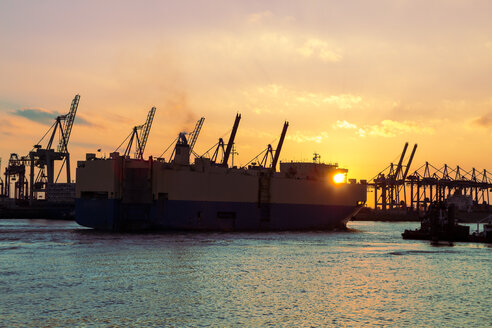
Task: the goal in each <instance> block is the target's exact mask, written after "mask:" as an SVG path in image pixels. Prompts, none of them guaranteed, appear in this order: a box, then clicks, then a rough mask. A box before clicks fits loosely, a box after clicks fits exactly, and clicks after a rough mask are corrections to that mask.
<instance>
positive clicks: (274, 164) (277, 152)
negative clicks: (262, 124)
mask: <svg viewBox="0 0 492 328" xmlns="http://www.w3.org/2000/svg"><path fill="white" fill-rule="evenodd" d="M288 127H289V122H285V123H284V127H283V129H282V134H281V135H280V140H279V141H278V145H277V149H275V157H274V158H273V161H272V172H275V170H276V168H277V162H278V159H279V157H280V151H281V150H282V145H283V144H284V139H285V134H286V133H287V128H288Z"/></svg>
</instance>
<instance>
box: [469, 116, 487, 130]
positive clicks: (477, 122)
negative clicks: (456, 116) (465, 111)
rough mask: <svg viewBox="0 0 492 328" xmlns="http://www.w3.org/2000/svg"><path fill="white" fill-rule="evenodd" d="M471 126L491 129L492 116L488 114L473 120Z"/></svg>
mask: <svg viewBox="0 0 492 328" xmlns="http://www.w3.org/2000/svg"><path fill="white" fill-rule="evenodd" d="M470 125H473V126H478V127H481V128H486V129H488V128H491V127H492V114H491V113H488V114H485V115H482V116H479V117H476V118H474V119H472V120H471V122H470Z"/></svg>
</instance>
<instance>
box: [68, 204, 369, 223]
mask: <svg viewBox="0 0 492 328" xmlns="http://www.w3.org/2000/svg"><path fill="white" fill-rule="evenodd" d="M359 208H360V207H359V206H344V205H312V204H308V205H303V204H274V203H272V204H268V205H267V206H265V205H263V206H259V205H258V203H244V202H210V201H179V200H164V201H159V200H158V201H154V202H152V203H150V204H127V203H123V202H122V201H121V200H115V199H100V200H98V199H76V221H77V223H79V224H80V225H82V226H86V227H90V228H94V229H98V230H107V231H141V230H192V231H289V230H296V231H299V230H331V229H336V228H344V227H345V224H346V223H347V221H348V220H349V219H350V218H351V217H352V216H353V215H355V214H356V212H357V211H358V209H359Z"/></svg>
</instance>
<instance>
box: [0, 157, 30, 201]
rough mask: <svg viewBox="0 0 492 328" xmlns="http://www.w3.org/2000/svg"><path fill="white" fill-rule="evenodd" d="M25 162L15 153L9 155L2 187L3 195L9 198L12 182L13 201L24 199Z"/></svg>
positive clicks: (25, 188) (25, 191) (25, 190)
mask: <svg viewBox="0 0 492 328" xmlns="http://www.w3.org/2000/svg"><path fill="white" fill-rule="evenodd" d="M25 164H26V160H25V157H20V156H19V155H17V154H16V153H12V154H10V158H9V162H8V165H7V167H6V168H5V185H4V186H3V195H4V196H5V197H10V196H11V195H10V194H11V191H10V187H11V182H14V194H13V197H14V199H25V198H26V196H27V195H26V193H27V189H28V186H27V179H26V165H25Z"/></svg>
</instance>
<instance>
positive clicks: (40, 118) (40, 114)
mask: <svg viewBox="0 0 492 328" xmlns="http://www.w3.org/2000/svg"><path fill="white" fill-rule="evenodd" d="M11 113H12V114H13V115H17V116H21V117H24V118H27V119H28V120H30V121H33V122H36V123H41V124H45V125H51V124H53V123H54V122H55V119H56V117H57V116H60V115H61V114H60V113H59V112H57V111H49V110H46V109H42V108H23V109H16V110H14V111H12V112H11ZM74 124H80V125H92V124H91V123H90V122H89V121H88V120H87V119H85V118H83V117H80V116H76V117H75V122H74Z"/></svg>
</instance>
